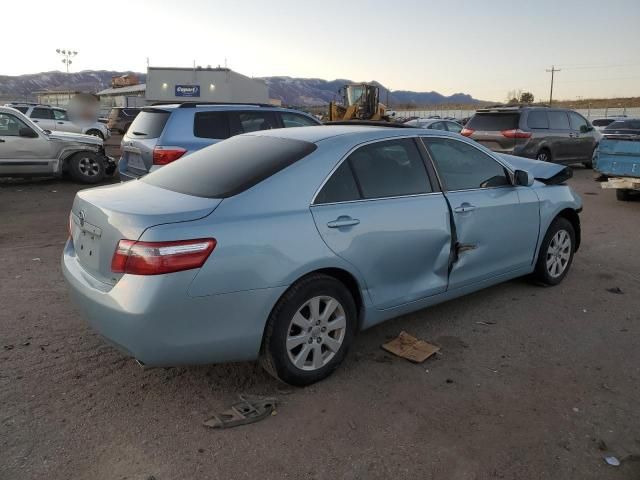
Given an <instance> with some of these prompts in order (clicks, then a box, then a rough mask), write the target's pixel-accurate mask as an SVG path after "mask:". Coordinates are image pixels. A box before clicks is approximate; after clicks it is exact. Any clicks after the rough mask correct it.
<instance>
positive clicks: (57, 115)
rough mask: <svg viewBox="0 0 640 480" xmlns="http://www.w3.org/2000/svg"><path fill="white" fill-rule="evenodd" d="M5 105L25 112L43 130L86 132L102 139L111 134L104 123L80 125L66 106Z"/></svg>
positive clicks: (15, 103)
mask: <svg viewBox="0 0 640 480" xmlns="http://www.w3.org/2000/svg"><path fill="white" fill-rule="evenodd" d="M5 106H6V107H11V108H15V109H16V110H18V111H20V112H22V113H24V114H25V115H26V116H27V117H29V118H30V119H31V121H33V122H34V123H37V124H38V126H39V127H40V128H42V129H43V130H51V131H61V132H71V133H84V134H86V135H93V136H95V137H100V138H101V139H102V140H106V139H108V138H109V137H110V136H111V133H110V132H109V129H108V128H107V126H106V125H105V124H104V123H100V122H92V123H86V124H82V125H80V124H78V123H74V122H72V121H71V120H70V119H69V116H68V115H67V111H66V110H65V109H64V108H60V107H52V106H50V105H39V104H33V103H18V102H14V103H7V104H6V105H5Z"/></svg>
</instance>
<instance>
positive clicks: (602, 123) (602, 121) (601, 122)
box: [591, 118, 615, 127]
mask: <svg viewBox="0 0 640 480" xmlns="http://www.w3.org/2000/svg"><path fill="white" fill-rule="evenodd" d="M614 121H615V120H613V118H598V119H596V120H594V121H593V122H591V124H592V125H593V126H594V127H606V126H607V125H610V124H611V123H613V122H614Z"/></svg>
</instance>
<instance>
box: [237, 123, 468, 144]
mask: <svg viewBox="0 0 640 480" xmlns="http://www.w3.org/2000/svg"><path fill="white" fill-rule="evenodd" d="M418 133H419V134H420V135H451V136H453V137H456V135H455V134H451V133H450V132H445V131H444V130H425V129H422V128H411V127H405V128H389V127H384V126H370V125H318V126H317V127H294V128H280V129H274V130H261V131H257V132H251V133H245V135H260V136H269V137H280V138H290V139H294V140H302V141H305V142H311V143H317V142H320V141H322V140H326V139H328V138H333V137H338V136H345V135H355V136H362V137H363V138H388V137H402V136H407V135H415V134H418Z"/></svg>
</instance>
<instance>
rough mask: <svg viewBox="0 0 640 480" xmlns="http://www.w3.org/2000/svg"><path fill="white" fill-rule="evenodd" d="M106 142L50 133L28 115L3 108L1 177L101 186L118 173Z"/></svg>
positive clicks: (92, 138)
mask: <svg viewBox="0 0 640 480" xmlns="http://www.w3.org/2000/svg"><path fill="white" fill-rule="evenodd" d="M115 169H116V163H115V161H114V160H113V159H112V158H110V157H107V156H106V155H105V153H104V147H103V144H102V140H101V139H99V138H97V137H92V136H90V135H83V134H76V133H66V132H50V131H48V130H47V131H45V130H43V129H42V128H40V127H39V126H38V125H37V124H35V123H33V122H32V121H31V120H30V119H29V118H27V117H26V116H25V115H24V114H22V113H21V112H19V111H18V110H16V109H13V108H10V107H0V176H4V177H26V176H52V175H53V176H62V175H63V174H64V173H69V174H70V175H71V176H72V177H73V178H74V179H75V180H77V181H79V182H82V183H98V182H100V181H101V180H102V179H103V178H104V177H105V175H111V174H113V173H114V172H115Z"/></svg>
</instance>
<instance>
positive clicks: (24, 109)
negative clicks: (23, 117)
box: [11, 106, 29, 113]
mask: <svg viewBox="0 0 640 480" xmlns="http://www.w3.org/2000/svg"><path fill="white" fill-rule="evenodd" d="M11 108H15V109H16V110H18V111H19V112H22V113H27V110H29V107H14V106H12V107H11Z"/></svg>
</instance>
